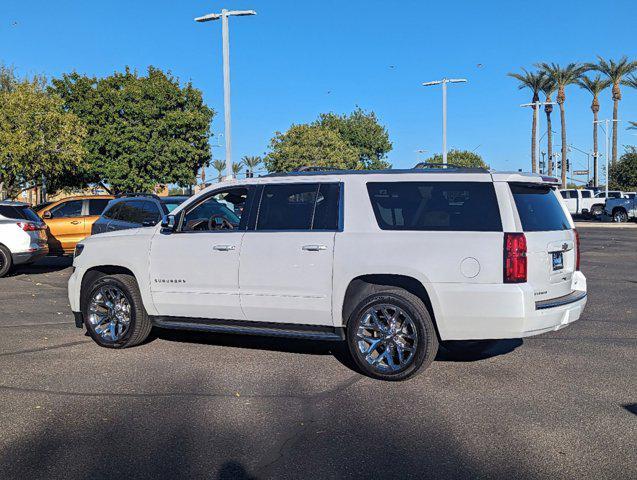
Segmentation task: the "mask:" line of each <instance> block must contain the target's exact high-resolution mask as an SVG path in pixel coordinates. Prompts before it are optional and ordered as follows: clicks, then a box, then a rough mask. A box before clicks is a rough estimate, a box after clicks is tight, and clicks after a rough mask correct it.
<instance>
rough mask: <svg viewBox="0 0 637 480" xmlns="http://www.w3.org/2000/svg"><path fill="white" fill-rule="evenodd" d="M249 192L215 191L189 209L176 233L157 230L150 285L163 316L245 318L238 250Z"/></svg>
mask: <svg viewBox="0 0 637 480" xmlns="http://www.w3.org/2000/svg"><path fill="white" fill-rule="evenodd" d="M250 191H251V189H250V188H249V187H234V188H229V189H223V190H219V191H217V192H214V193H212V194H211V195H208V196H206V197H205V198H204V199H202V201H200V202H197V203H196V204H194V205H193V206H192V207H189V208H186V209H185V211H184V213H183V214H182V215H181V217H180V221H179V226H178V228H177V229H176V231H175V232H171V233H159V234H157V235H155V237H154V238H153V242H152V246H151V256H150V284H151V292H152V296H153V302H154V304H155V308H156V309H157V311H158V314H159V315H161V316H170V317H190V318H208V319H225V320H243V319H244V318H245V317H244V315H243V312H242V310H241V303H240V299H239V255H240V253H241V242H242V239H243V236H244V234H245V226H246V224H247V223H246V222H247V216H248V215H247V210H248V205H249V201H250V199H249V192H250ZM244 211H246V215H243V213H244Z"/></svg>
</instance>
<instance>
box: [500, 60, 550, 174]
mask: <svg viewBox="0 0 637 480" xmlns="http://www.w3.org/2000/svg"><path fill="white" fill-rule="evenodd" d="M508 75H509V77H513V78H515V79H516V80H517V81H518V82H520V85H518V88H519V89H520V90H522V89H524V88H528V89H529V90H531V92H533V98H532V100H531V102H533V103H535V102H539V101H540V94H539V92H540V89H541V88H542V84H543V83H544V81H545V74H544V73H543V72H529V71H528V70H527V69H526V68H523V69H522V73H508ZM532 108H533V126H532V127H531V170H532V171H533V172H537V158H536V154H535V141H536V138H537V114H538V112H537V108H536V106H535V105H533V107H532Z"/></svg>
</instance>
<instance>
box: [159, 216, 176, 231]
mask: <svg viewBox="0 0 637 480" xmlns="http://www.w3.org/2000/svg"><path fill="white" fill-rule="evenodd" d="M175 228H177V218H176V217H175V216H174V215H164V216H163V217H162V219H161V229H162V230H166V231H170V232H174V231H175Z"/></svg>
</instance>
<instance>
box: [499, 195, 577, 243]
mask: <svg viewBox="0 0 637 480" xmlns="http://www.w3.org/2000/svg"><path fill="white" fill-rule="evenodd" d="M509 186H510V187H511V193H513V198H514V200H515V205H516V207H517V209H518V214H519V215H520V221H521V222H522V229H523V230H524V231H525V232H547V231H552V230H569V229H570V228H571V226H570V223H569V221H568V218H567V217H566V214H565V213H564V210H563V209H562V205H561V204H560V201H559V200H558V198H557V196H556V195H555V193H554V191H553V189H552V188H551V187H549V186H547V185H539V184H523V183H509Z"/></svg>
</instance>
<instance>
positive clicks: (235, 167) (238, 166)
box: [232, 162, 243, 178]
mask: <svg viewBox="0 0 637 480" xmlns="http://www.w3.org/2000/svg"><path fill="white" fill-rule="evenodd" d="M241 170H243V163H241V162H234V163H233V164H232V175H233V176H234V178H237V177H238V176H239V175H240V174H241Z"/></svg>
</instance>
